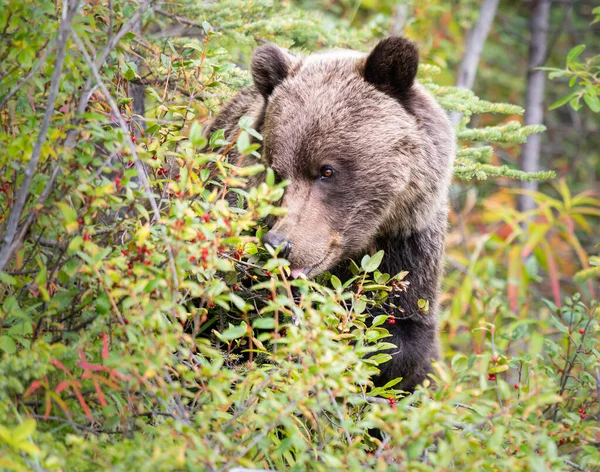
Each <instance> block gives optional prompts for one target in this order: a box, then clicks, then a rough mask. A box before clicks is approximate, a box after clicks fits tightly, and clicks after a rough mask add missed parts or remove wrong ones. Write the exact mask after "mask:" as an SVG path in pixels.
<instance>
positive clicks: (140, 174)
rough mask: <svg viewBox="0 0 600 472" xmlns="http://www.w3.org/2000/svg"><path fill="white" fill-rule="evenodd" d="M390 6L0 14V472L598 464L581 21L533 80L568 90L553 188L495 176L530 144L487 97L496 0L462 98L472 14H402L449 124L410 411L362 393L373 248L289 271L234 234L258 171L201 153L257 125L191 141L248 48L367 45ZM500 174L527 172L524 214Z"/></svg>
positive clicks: (500, 67)
mask: <svg viewBox="0 0 600 472" xmlns="http://www.w3.org/2000/svg"><path fill="white" fill-rule="evenodd" d="M396 3H397V2H390V1H380V2H376V1H366V0H365V1H362V2H355V1H350V0H341V1H335V2H331V1H308V0H307V1H299V2H296V3H290V2H271V1H267V0H255V1H246V0H227V1H223V2H203V1H200V0H185V1H183V2H179V3H177V4H172V5H171V4H158V3H156V2H153V1H149V0H139V1H136V2H131V1H125V0H112V1H104V0H100V1H79V0H65V1H64V2H60V3H57V4H55V3H54V2H50V1H22V0H19V1H17V0H3V1H2V2H1V3H0V148H1V149H2V151H1V153H0V235H1V237H0V470H31V469H33V470H40V471H42V470H43V471H45V470H106V469H107V470H141V469H144V470H228V469H231V468H233V467H243V468H250V469H256V468H258V469H269V470H287V469H294V470H305V469H310V470H313V469H315V470H324V471H330V470H357V469H365V468H369V469H370V468H373V469H376V470H398V469H410V470H456V469H465V470H477V469H481V470H540V471H541V470H550V469H553V470H572V469H576V470H597V469H599V468H600V452H599V451H598V437H599V436H598V435H599V434H600V430H599V428H598V422H597V420H598V415H599V414H600V411H599V407H598V395H599V391H600V362H599V357H600V354H599V352H598V350H599V349H600V346H599V345H598V334H599V331H600V327H599V325H598V319H599V316H600V315H599V313H598V309H597V307H598V302H597V290H598V281H597V278H595V277H596V276H597V273H598V269H597V268H596V267H594V264H596V266H597V265H598V264H597V263H598V262H600V259H598V257H597V256H595V254H596V253H597V249H595V248H594V244H597V243H598V239H597V238H598V233H599V231H598V218H599V217H600V199H598V196H597V192H596V193H594V191H595V190H597V188H596V189H594V188H593V187H594V186H595V185H596V183H595V181H596V180H597V175H598V171H599V167H600V162H599V161H600V160H599V159H598V149H597V146H596V147H594V146H593V144H592V143H591V138H590V136H591V135H593V133H594V132H596V133H597V132H598V120H597V116H598V115H597V112H598V111H600V106H598V91H599V89H600V85H599V82H598V78H597V77H598V57H597V56H596V57H594V56H593V48H594V47H597V46H598V34H597V29H596V32H595V34H596V36H595V37H594V31H593V28H594V26H590V25H589V23H590V22H591V21H592V20H593V19H594V16H593V14H592V10H591V7H589V8H588V7H587V6H586V5H583V6H581V7H579V8H578V9H577V10H576V11H575V12H574V13H573V12H571V13H569V18H570V20H568V22H569V23H568V27H569V28H572V29H575V30H577V31H579V38H580V39H582V40H585V41H586V42H587V43H588V44H587V48H586V49H585V50H584V49H583V48H582V47H575V46H577V44H570V43H569V42H568V40H565V39H564V37H565V35H562V34H561V31H562V30H557V31H558V33H557V34H556V35H555V36H556V38H555V40H554V41H555V42H554V44H553V49H552V55H551V57H550V59H549V63H548V67H551V68H552V70H550V71H549V73H550V74H551V76H552V77H553V78H555V79H558V80H563V79H565V78H566V79H567V80H570V83H564V84H563V83H561V82H550V83H549V84H548V87H549V88H550V91H549V93H548V96H549V100H550V101H549V103H553V102H555V103H554V107H553V108H554V111H553V112H551V113H549V114H548V116H547V123H548V131H547V133H548V134H547V135H548V136H549V138H548V143H547V146H545V147H544V155H545V156H548V157H547V158H545V159H544V161H543V164H544V165H545V166H546V168H547V169H555V170H556V171H557V172H558V173H559V174H560V175H559V176H558V177H556V175H555V174H554V173H553V172H552V171H543V172H539V173H536V174H527V173H524V172H522V171H521V170H519V166H518V156H519V149H520V147H519V146H520V144H521V143H523V142H525V141H526V139H527V137H528V136H530V135H532V134H534V133H543V132H545V130H544V127H542V126H523V125H522V124H521V123H522V121H521V118H520V115H522V114H523V112H524V110H523V108H522V107H520V106H517V105H512V104H506V103H503V102H512V103H522V98H521V95H520V92H521V91H522V90H523V87H524V85H523V84H524V79H525V77H524V74H521V76H518V74H519V73H520V72H522V69H520V68H522V60H521V59H519V58H522V57H525V55H526V51H523V50H522V48H521V49H519V48H520V47H521V46H518V45H517V43H518V41H517V40H516V39H515V38H514V36H515V35H519V34H522V35H525V34H526V25H525V23H524V20H523V17H522V15H523V10H522V9H523V8H524V7H523V6H522V5H519V4H520V3H521V2H505V4H504V5H503V7H502V10H501V12H500V14H501V15H503V16H504V19H505V20H506V19H510V20H511V21H510V22H508V21H504V22H500V23H502V24H501V25H500V26H499V27H498V31H496V32H495V33H494V34H493V36H492V37H491V38H490V40H489V46H488V47H486V50H485V54H484V58H483V65H482V66H481V67H480V70H479V76H480V79H479V80H478V82H477V85H476V87H475V91H476V92H477V93H478V94H479V95H480V96H481V97H482V98H478V97H477V96H476V95H475V94H474V93H473V92H471V91H469V90H464V89H457V88H454V87H452V84H453V83H454V80H453V77H454V73H453V71H454V69H455V66H456V65H457V63H458V62H459V61H460V57H461V52H462V51H461V48H462V44H463V40H464V37H465V31H466V30H468V28H469V27H471V26H472V24H473V22H474V21H475V19H476V14H477V8H475V6H476V5H477V3H478V2H472V1H468V0H461V1H458V2H447V1H442V0H427V1H425V0H423V1H418V2H417V1H415V2H412V3H411V5H412V9H411V14H410V15H409V18H408V19H407V21H406V25H405V28H404V29H405V34H406V35H408V36H410V37H412V38H415V39H416V40H417V42H418V43H419V45H420V47H421V50H422V55H423V57H422V62H423V65H422V66H421V69H420V72H419V79H420V81H421V82H422V83H424V84H425V85H426V86H427V87H428V89H429V90H430V91H431V92H432V93H433V94H434V95H435V96H436V98H437V99H438V100H439V101H440V103H441V104H442V105H443V106H444V107H445V108H447V109H448V110H449V111H459V112H460V113H461V114H462V120H461V121H460V124H459V125H458V128H457V136H458V139H459V143H460V150H459V153H458V156H457V162H456V169H455V175H456V183H455V185H454V187H453V191H452V195H453V215H452V220H451V223H452V231H451V233H450V234H449V236H448V251H447V252H448V254H447V274H446V278H445V283H444V295H443V307H444V310H443V313H442V343H443V353H444V358H443V359H442V360H441V361H440V362H437V363H436V364H435V366H434V369H435V374H434V376H433V378H432V382H431V383H430V384H429V385H426V386H424V387H423V388H419V389H418V390H417V391H416V392H415V393H414V394H412V395H410V396H402V392H399V391H397V390H396V389H395V383H394V382H392V383H390V384H388V385H386V386H385V387H384V388H374V387H373V385H372V383H371V382H370V378H371V376H372V375H373V374H374V373H376V371H377V366H378V365H379V364H380V363H382V362H386V361H387V360H389V358H390V356H389V355H387V354H384V353H378V351H381V350H383V349H386V348H389V344H386V334H387V330H386V326H387V325H388V324H389V323H393V322H394V320H393V319H392V318H389V317H388V316H385V315H384V316H378V317H376V318H374V319H372V316H371V315H370V313H371V311H372V308H373V307H376V306H378V305H380V304H381V303H382V302H383V301H384V300H385V298H386V296H387V294H388V293H390V292H392V291H395V290H410V286H409V285H407V284H406V283H405V281H404V280H403V279H404V277H405V276H406V274H403V273H401V274H383V273H381V272H380V271H379V270H378V267H379V262H380V261H381V254H374V255H372V256H371V257H369V256H366V257H365V258H364V259H363V260H361V261H356V264H355V266H354V277H353V278H351V279H350V280H338V279H337V278H336V277H333V276H330V275H327V274H325V275H324V276H321V277H320V278H319V279H318V280H316V281H307V280H302V279H296V280H290V279H289V277H288V272H287V269H286V268H287V265H288V263H287V261H286V260H284V259H282V258H279V257H278V255H277V254H276V253H273V252H269V251H268V250H267V249H265V248H264V247H263V246H262V245H261V244H260V243H259V241H260V236H261V234H262V232H263V231H264V229H265V223H264V221H265V218H267V217H268V216H269V215H276V214H278V213H279V212H281V211H282V210H281V209H280V208H278V207H277V205H276V202H277V201H278V200H279V199H280V197H281V195H282V193H283V191H284V187H285V183H276V182H275V179H274V176H273V174H272V173H271V172H270V171H269V170H267V173H266V175H267V177H266V181H265V182H264V183H262V184H261V185H260V186H258V187H257V188H252V189H248V188H245V187H244V183H245V181H246V179H247V178H248V177H250V176H252V175H255V174H257V173H259V172H262V171H263V170H264V167H263V166H261V165H254V166H244V165H243V164H244V163H243V161H241V162H228V161H227V159H226V153H227V150H230V149H233V147H234V146H235V147H236V149H238V150H239V151H240V153H241V154H242V155H244V156H245V155H250V154H256V153H259V152H260V148H259V145H258V144H255V143H254V142H253V140H252V139H251V137H254V138H256V139H257V140H258V141H260V139H261V138H260V135H259V134H258V133H257V132H256V131H255V130H253V129H251V128H250V124H249V122H248V121H244V120H242V122H241V123H240V127H241V132H240V133H239V135H238V137H237V139H236V140H235V141H234V142H231V143H226V142H224V135H223V133H220V132H217V133H215V134H214V135H212V136H205V135H204V134H203V127H204V125H205V124H206V122H207V121H208V120H209V119H210V116H211V114H213V113H215V112H216V111H218V109H219V108H220V106H221V105H222V104H223V103H224V102H225V101H226V100H227V99H228V98H229V97H231V96H232V95H233V94H234V93H235V92H236V91H237V90H239V89H240V88H241V87H243V86H244V85H247V84H249V83H250V76H249V73H248V71H247V66H248V61H249V56H250V53H251V51H252V49H253V48H254V47H256V46H257V45H259V44H261V43H263V42H264V41H274V42H276V43H278V44H280V45H282V46H286V47H291V48H293V49H295V50H298V51H304V52H309V51H313V50H320V49H323V48H326V47H352V48H357V49H362V50H368V48H369V46H370V45H372V44H373V43H374V41H376V40H377V39H378V38H380V37H383V36H384V35H386V34H387V32H388V29H389V27H390V22H391V21H393V19H394V18H396V16H397V15H396V13H397V11H396V6H395V5H396ZM404 3H406V2H404ZM413 4H414V5H413ZM559 10H560V9H556V8H555V10H554V16H555V17H556V18H554V20H556V22H557V24H559V25H562V23H561V21H562V19H563V16H565V15H567V12H566V11H559ZM596 13H597V15H600V11H598V10H596ZM564 21H567V20H564ZM503 28H504V29H503ZM561 28H562V26H561ZM594 41H595V43H594ZM507 46H511V47H514V51H515V54H514V57H513V56H511V57H507V55H506V48H507ZM569 51H570V52H569ZM519 61H521V62H519ZM594 61H595V62H594ZM489 64H497V66H496V69H494V68H492V67H490V66H489ZM569 86H570V87H572V88H569ZM563 97H564V98H563ZM569 103H570V104H569ZM551 108H552V107H551ZM557 143H560V152H557V151H556V149H555V148H556V146H557ZM223 145H225V150H226V151H225V152H222V153H219V152H214V150H215V149H218V148H221V147H222V146H223ZM514 179H521V180H532V179H536V180H541V181H543V182H544V183H543V184H542V186H541V190H540V191H539V192H530V193H529V194H530V195H531V196H532V197H533V199H534V200H535V202H536V206H535V209H534V210H531V211H528V212H520V211H519V210H518V209H517V207H516V203H515V202H516V197H517V194H519V193H521V192H522V191H521V190H519V189H518V185H516V184H515V182H516V181H515V180H514ZM228 193H229V194H231V193H235V194H237V196H238V200H239V203H240V204H239V205H238V206H233V205H229V203H228V201H227V200H226V199H225V195H226V194H228ZM426 309H427V306H426V302H425V301H424V302H423V310H426ZM370 318H371V319H370ZM366 354H371V356H370V357H365V356H366ZM374 428H377V429H379V431H380V434H378V435H375V436H374V437H372V436H371V435H369V431H371V432H372V431H373V429H374Z"/></svg>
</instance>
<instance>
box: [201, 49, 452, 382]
mask: <svg viewBox="0 0 600 472" xmlns="http://www.w3.org/2000/svg"><path fill="white" fill-rule="evenodd" d="M417 67H418V52H417V49H416V47H415V46H414V44H413V43H412V42H411V41H409V40H407V39H405V38H402V37H392V38H388V39H385V40H383V41H381V42H380V43H379V44H378V45H377V46H376V47H375V48H374V49H373V51H372V52H371V53H370V54H368V55H365V54H360V53H357V52H353V51H334V52H328V53H322V54H315V55H311V56H307V57H296V56H292V55H290V54H289V53H288V52H286V51H284V50H283V49H280V48H278V47H277V46H274V45H267V46H263V47H261V48H259V49H257V50H256V51H255V53H254V56H253V61H252V72H253V77H254V82H255V84H256V86H255V87H249V88H246V89H244V90H242V91H241V92H240V93H239V94H238V95H237V96H236V97H235V98H234V99H233V100H232V101H231V102H230V103H229V104H228V105H227V106H226V107H225V108H224V109H223V110H222V112H221V113H220V114H219V116H218V117H217V118H216V119H215V121H214V122H213V124H212V125H211V127H210V129H209V130H208V132H209V133H212V132H213V131H214V130H216V129H219V128H223V129H225V131H226V137H228V138H232V137H233V136H234V135H235V133H236V132H237V129H236V125H237V122H238V120H239V118H240V117H241V116H242V115H247V116H251V117H252V118H253V119H254V126H255V128H256V129H257V130H259V131H260V132H261V133H262V135H263V137H264V144H263V157H264V159H266V162H267V163H268V164H269V165H270V166H271V167H272V168H273V169H274V170H275V172H276V173H277V175H279V176H280V177H281V178H283V179H289V180H290V181H291V184H290V185H289V186H288V187H287V188H286V192H285V195H284V198H283V202H282V205H283V206H285V207H286V208H287V210H288V212H287V215H285V216H282V217H280V218H279V219H278V220H277V221H276V222H275V224H274V226H273V228H272V229H271V231H270V232H269V233H268V234H267V241H268V240H273V241H278V242H279V241H286V242H287V243H288V246H287V250H288V251H289V252H288V254H287V258H288V260H289V261H290V263H291V266H292V268H293V269H294V272H293V273H295V274H298V273H299V272H304V273H305V274H306V275H307V276H309V277H314V276H316V275H318V274H320V273H322V272H323V271H326V270H332V271H334V272H336V273H338V274H340V275H343V274H344V272H345V270H346V267H347V266H346V264H347V262H346V261H347V260H348V259H349V258H360V257H361V256H362V255H363V254H365V253H373V252H375V251H377V250H380V249H383V250H385V257H384V260H383V263H382V268H381V269H382V270H384V271H385V272H388V273H390V274H396V273H398V272H400V271H403V270H406V271H409V275H408V276H407V278H406V280H408V281H409V282H410V286H409V289H408V291H406V292H401V293H397V294H395V295H394V296H393V297H392V300H391V302H392V303H393V304H394V305H397V306H400V307H402V309H403V311H402V312H400V311H396V312H395V313H394V314H395V315H396V316H397V322H396V324H395V325H388V326H387V327H388V329H389V331H390V333H391V334H392V336H393V338H392V339H391V340H390V341H391V342H393V343H394V344H396V345H397V346H398V349H395V350H392V351H391V352H390V353H391V354H392V357H393V359H392V360H391V361H390V362H388V363H386V364H385V365H383V366H382V372H381V376H380V378H379V379H378V382H377V383H378V384H383V383H385V382H387V381H389V380H390V379H392V378H395V377H398V376H401V377H403V381H402V383H401V384H400V387H401V388H404V389H405V390H412V389H414V387H415V386H416V385H417V384H419V383H420V382H422V381H423V380H424V379H425V377H426V375H427V373H428V372H429V371H430V368H431V364H430V361H431V359H435V358H437V357H438V355H439V353H438V318H439V315H438V313H439V303H438V299H439V286H440V278H441V275H442V259H443V252H444V239H445V233H446V224H447V212H448V210H447V194H448V186H449V182H450V178H451V170H452V165H453V160H454V153H455V137H454V134H453V130H452V128H451V125H450V123H449V121H448V119H447V118H446V114H445V113H444V111H443V110H442V109H441V108H440V107H439V105H438V104H437V103H436V102H435V101H434V100H433V98H432V97H431V96H430V95H429V94H428V93H427V92H426V91H425V89H424V88H423V87H422V86H421V85H419V84H418V83H415V82H414V78H415V74H416V71H417ZM234 158H237V156H234ZM324 168H329V169H332V170H333V175H332V176H330V177H329V178H324V177H323V169H324ZM420 298H422V299H426V300H428V301H429V303H430V308H429V313H427V314H425V313H422V312H421V311H419V309H418V306H417V301H418V299H420Z"/></svg>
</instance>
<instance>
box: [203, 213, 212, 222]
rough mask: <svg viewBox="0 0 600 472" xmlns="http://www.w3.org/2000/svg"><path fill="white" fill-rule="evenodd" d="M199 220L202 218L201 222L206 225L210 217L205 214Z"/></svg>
mask: <svg viewBox="0 0 600 472" xmlns="http://www.w3.org/2000/svg"><path fill="white" fill-rule="evenodd" d="M201 218H202V221H204V222H205V223H208V222H209V221H210V215H208V214H207V213H205V214H204V215H202V217H201Z"/></svg>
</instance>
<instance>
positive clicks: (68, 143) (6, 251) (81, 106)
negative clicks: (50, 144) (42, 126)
mask: <svg viewBox="0 0 600 472" xmlns="http://www.w3.org/2000/svg"><path fill="white" fill-rule="evenodd" d="M78 1H79V0H78ZM152 2H153V0H146V1H144V2H143V3H142V4H141V5H140V8H139V9H138V11H136V12H135V13H134V15H133V16H132V17H131V18H130V19H129V21H128V22H127V23H126V24H125V25H124V26H123V27H122V28H121V29H120V30H119V32H118V33H117V34H116V35H114V36H112V37H111V39H110V40H109V41H108V43H107V44H106V46H104V49H103V50H102V52H101V53H100V55H99V58H98V59H97V61H96V66H97V67H100V66H102V64H104V61H106V59H107V58H108V56H109V55H110V52H111V51H112V49H113V48H114V47H115V46H116V45H117V44H118V43H119V42H120V41H121V39H123V37H124V36H125V35H126V34H127V33H129V32H130V31H131V30H132V29H133V28H134V27H135V25H136V23H137V22H138V21H139V19H140V18H141V16H142V15H143V14H144V13H145V12H146V10H147V9H148V7H149V6H150V5H151V4H152ZM55 67H56V66H55ZM56 70H57V69H55V72H56ZM93 84H94V80H93V77H89V78H88V80H87V81H86V83H85V85H84V87H83V92H82V93H81V95H80V98H79V103H78V104H77V111H76V117H75V119H74V120H73V122H72V124H71V125H72V127H71V129H69V131H68V132H67V137H66V139H65V142H64V147H63V153H62V154H61V155H59V157H58V160H57V162H56V164H55V166H54V169H53V170H52V174H51V175H50V178H49V179H48V182H47V183H46V186H45V187H44V190H43V191H42V194H41V195H40V196H39V198H38V199H37V205H38V206H41V205H43V204H44V203H45V201H46V200H47V199H48V197H49V196H50V194H51V193H52V190H53V189H54V183H55V181H56V178H57V177H58V175H59V174H60V172H61V165H62V161H63V156H65V155H68V152H69V150H70V149H71V148H72V147H73V146H74V145H75V138H76V136H77V132H78V124H79V122H80V121H81V119H80V118H79V115H81V114H83V113H84V112H85V110H86V108H87V105H88V102H89V100H90V98H91V96H92V91H93V89H94V85H93ZM38 159H39V157H38ZM36 216H37V214H36V213H35V212H29V215H28V216H27V219H26V220H25V222H24V223H23V225H22V229H21V231H20V233H19V235H18V236H17V238H12V240H11V244H10V245H8V246H5V245H3V246H2V247H1V248H0V272H1V271H2V270H3V269H4V268H5V267H6V264H7V263H8V260H10V258H11V257H12V254H13V253H14V252H15V250H17V248H18V247H19V245H20V243H21V241H23V239H24V237H25V235H26V234H27V231H28V230H29V227H30V226H31V224H32V223H33V221H34V220H35V218H36ZM5 260H6V261H5Z"/></svg>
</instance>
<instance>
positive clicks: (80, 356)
mask: <svg viewBox="0 0 600 472" xmlns="http://www.w3.org/2000/svg"><path fill="white" fill-rule="evenodd" d="M77 353H78V354H79V358H80V359H81V362H85V361H86V360H87V359H86V358H85V354H84V353H83V351H82V350H81V349H77Z"/></svg>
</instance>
